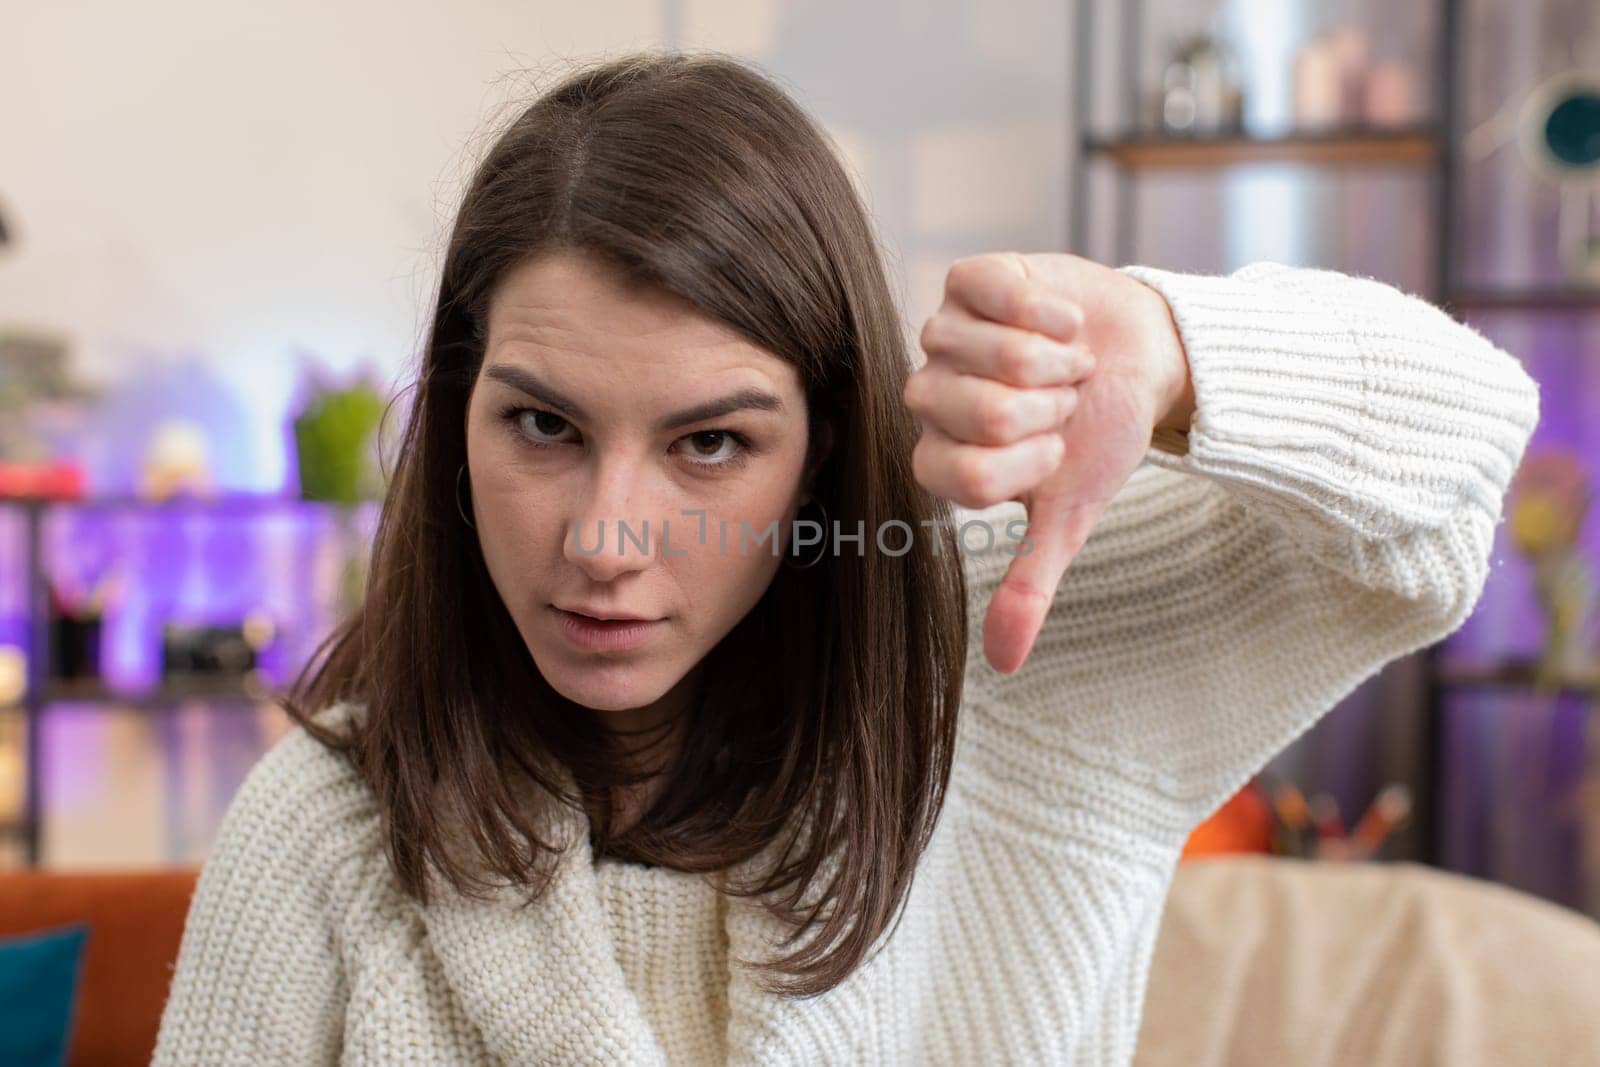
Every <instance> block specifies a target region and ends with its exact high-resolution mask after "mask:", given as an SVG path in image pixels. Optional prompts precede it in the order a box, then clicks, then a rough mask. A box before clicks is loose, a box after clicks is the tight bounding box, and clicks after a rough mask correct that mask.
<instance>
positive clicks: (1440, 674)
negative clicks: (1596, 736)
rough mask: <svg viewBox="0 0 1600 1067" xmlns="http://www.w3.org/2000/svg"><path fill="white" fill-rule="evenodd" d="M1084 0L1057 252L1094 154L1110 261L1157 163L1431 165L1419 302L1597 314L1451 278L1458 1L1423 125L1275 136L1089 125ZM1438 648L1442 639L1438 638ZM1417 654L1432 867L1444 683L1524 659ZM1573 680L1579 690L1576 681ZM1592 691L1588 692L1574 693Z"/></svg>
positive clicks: (1585, 296)
mask: <svg viewBox="0 0 1600 1067" xmlns="http://www.w3.org/2000/svg"><path fill="white" fill-rule="evenodd" d="M1099 6H1100V5H1098V4H1097V3H1096V2H1095V0H1079V3H1078V14H1077V19H1076V30H1075V41H1074V44H1075V59H1074V62H1075V64H1076V65H1075V68H1074V70H1075V78H1074V82H1075V84H1074V88H1073V93H1074V99H1073V102H1072V103H1073V111H1074V114H1075V115H1076V120H1077V129H1078V131H1079V143H1078V145H1077V151H1075V152H1074V154H1073V160H1072V169H1071V182H1072V185H1071V190H1070V193H1071V203H1070V205H1069V213H1068V214H1069V226H1070V230H1069V238H1068V248H1069V250H1071V251H1074V252H1077V253H1078V254H1083V255H1087V254H1089V250H1088V244H1089V231H1088V218H1089V196H1090V189H1089V180H1088V179H1089V166H1090V164H1091V163H1092V162H1095V161H1100V160H1105V161H1109V162H1110V163H1111V164H1112V165H1114V166H1115V168H1116V171H1115V181H1116V185H1115V189H1116V197H1115V199H1116V205H1115V207H1116V211H1117V216H1116V228H1115V232H1114V243H1115V255H1116V257H1117V258H1116V261H1117V262H1118V263H1126V262H1129V261H1130V260H1131V258H1132V256H1133V248H1132V234H1133V221H1134V219H1133V206H1134V196H1133V195H1132V193H1133V183H1134V182H1136V181H1137V180H1138V179H1139V178H1140V176H1141V175H1144V174H1147V173H1149V172H1151V171H1154V170H1159V169H1175V168H1190V169H1200V168H1228V167H1239V166H1250V165H1256V164H1262V163H1284V162H1290V163H1298V164H1304V165H1307V166H1315V167H1330V168H1355V167H1367V168H1370V167H1424V168H1428V169H1430V170H1431V172H1432V182H1431V183H1430V184H1431V198H1430V205H1429V206H1430V215H1431V220H1432V221H1431V227H1432V230H1431V232H1432V234H1433V242H1432V243H1433V257H1432V258H1433V261H1432V268H1431V272H1430V273H1431V288H1432V292H1431V293H1430V294H1429V295H1430V298H1431V299H1432V300H1433V301H1434V302H1435V303H1436V304H1438V305H1439V306H1440V307H1442V308H1443V309H1444V310H1445V311H1447V312H1448V313H1450V314H1452V315H1453V316H1455V317H1457V318H1464V317H1465V316H1466V315H1467V314H1469V313H1471V312H1474V311H1494V312H1504V311H1519V312H1591V311H1600V288H1595V289H1583V288H1572V287H1568V288H1520V289H1485V288H1481V287H1467V286H1462V285H1460V284H1459V283H1458V278H1457V272H1456V269H1455V268H1456V264H1457V262H1458V243H1459V242H1458V240H1457V238H1458V233H1457V230H1456V226H1457V220H1458V218H1459V216H1458V214H1457V208H1458V205H1457V196H1458V192H1457V190H1458V186H1459V177H1458V174H1457V165H1458V163H1457V149H1458V146H1459V142H1460V136H1461V116H1460V100H1461V85H1460V82H1461V56H1462V33H1463V14H1462V8H1463V6H1464V5H1463V4H1462V2H1461V0H1438V14H1437V19H1438V25H1437V34H1438V36H1437V41H1436V57H1437V63H1438V69H1437V70H1436V72H1435V100H1436V115H1435V116H1434V118H1433V120H1432V121H1429V122H1425V123H1422V124H1419V125H1416V126H1414V127H1408V128H1395V129H1374V128H1372V127H1363V126H1351V127H1347V128H1343V129H1336V130H1327V131H1317V132H1308V133H1291V134H1287V135H1283V136H1277V137H1254V136H1248V135H1231V136H1215V137H1212V136H1199V135H1196V136H1172V135H1162V134H1160V133H1159V132H1157V133H1152V132H1147V131H1145V130H1141V129H1128V130H1124V131H1122V132H1119V133H1117V134H1114V135H1111V136H1106V135H1103V134H1099V133H1096V132H1094V131H1093V130H1092V129H1091V127H1092V123H1093V118H1092V114H1091V104H1092V102H1093V101H1092V93H1093V87H1094V77H1093V75H1094V71H1093V68H1092V67H1091V63H1092V60H1093V56H1092V42H1093V41H1094V40H1095V36H1094V31H1095V14H1096V9H1097V7H1099ZM1115 6H1116V8H1117V12H1118V14H1119V15H1120V18H1121V26H1120V29H1119V37H1120V42H1121V49H1120V55H1119V56H1118V59H1119V61H1120V66H1121V72H1122V82H1121V92H1122V97H1123V102H1122V111H1123V113H1124V114H1126V115H1129V116H1138V115H1139V113H1140V110H1139V104H1140V100H1139V93H1140V90H1141V88H1142V71H1141V63H1140V48H1139V44H1140V40H1141V36H1140V34H1141V27H1142V25H1143V21H1144V11H1143V3H1142V0H1123V2H1122V3H1120V4H1119V5H1115ZM1441 644H1442V643H1441ZM1419 654H1420V655H1421V656H1422V657H1423V666H1424V671H1425V677H1426V679H1427V682H1426V691H1425V694H1424V700H1425V709H1424V723H1425V732H1426V736H1425V737H1424V738H1423V740H1422V745H1423V748H1422V751H1423V753H1424V766H1423V769H1422V779H1423V782H1422V789H1421V790H1420V791H1419V792H1420V795H1419V796H1418V797H1417V803H1416V810H1415V814H1414V819H1415V822H1416V825H1417V830H1418V838H1419V843H1420V846H1421V852H1422V859H1423V860H1424V861H1425V862H1430V863H1437V862H1438V860H1439V855H1440V834H1439V831H1440V826H1439V821H1440V820H1439V801H1440V797H1439V787H1440V784H1441V782H1442V780H1443V776H1442V774H1441V766H1440V759H1441V753H1442V744H1443V736H1442V719H1443V714H1442V711H1443V708H1442V704H1443V699H1444V695H1445V693H1446V692H1447V691H1455V690H1462V689H1471V688H1505V687H1507V686H1517V687H1522V688H1529V687H1531V686H1532V671H1531V669H1530V668H1528V667H1527V665H1525V664H1520V663H1517V662H1511V661H1507V662H1504V663H1490V664H1468V665H1452V664H1450V663H1448V662H1447V661H1446V660H1445V659H1444V657H1443V655H1442V652H1441V645H1434V646H1432V647H1430V648H1428V649H1425V650H1423V651H1422V652H1421V653H1419ZM1579 688H1584V687H1582V686H1580V687H1579ZM1584 691H1585V692H1588V693H1589V694H1590V695H1591V696H1594V695H1597V690H1595V689H1584Z"/></svg>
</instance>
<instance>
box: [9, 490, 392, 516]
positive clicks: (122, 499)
mask: <svg viewBox="0 0 1600 1067" xmlns="http://www.w3.org/2000/svg"><path fill="white" fill-rule="evenodd" d="M378 503H379V501H376V500H362V501H358V502H357V503H355V504H349V505H347V504H340V503H337V502H335V501H330V500H311V499H306V498H303V497H298V496H286V495H284V494H282V493H235V492H228V493H217V494H215V495H212V496H196V495H193V494H185V495H182V496H175V497H169V498H166V499H161V500H156V499H152V498H148V497H141V496H137V495H134V494H131V493H129V494H114V495H107V496H85V497H49V496H0V508H13V509H16V510H19V511H25V510H55V509H60V510H73V509H83V510H91V511H151V512H181V511H203V512H241V511H274V510H280V509H298V508H307V509H324V510H335V509H351V510H354V509H360V508H363V507H369V506H373V505H376V504H378Z"/></svg>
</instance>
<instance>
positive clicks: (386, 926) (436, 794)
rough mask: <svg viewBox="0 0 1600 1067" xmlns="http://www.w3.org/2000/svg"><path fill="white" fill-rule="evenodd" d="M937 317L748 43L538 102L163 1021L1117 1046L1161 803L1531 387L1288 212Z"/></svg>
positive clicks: (1445, 562)
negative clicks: (911, 351)
mask: <svg viewBox="0 0 1600 1067" xmlns="http://www.w3.org/2000/svg"><path fill="white" fill-rule="evenodd" d="M921 342H922V347H923V348H924V349H925V350H926V352H927V355H928V359H927V361H926V364H925V365H924V366H922V367H921V368H920V369H918V370H916V371H915V372H914V373H913V371H912V366H911V362H910V360H909V359H908V357H907V353H906V351H905V347H904V341H903V336H902V333H901V328H900V325H899V322H898V320H897V316H896V311H895V307H894V302H893V300H892V299H891V297H890V294H889V291H888V286H887V284H886V281H885V277H884V274H883V271H882V269H881V266H880V260H879V256H878V252H877V250H876V249H875V248H874V246H873V242H872V238H871V228H870V225H869V222H868V220H867V217H866V215H865V213H864V212H863V210H862V207H861V205H860V204H859V202H858V200H857V198H856V196H855V195H854V193H853V190H852V187H851V185H850V182H849V179H848V177H847V175H846V174H845V172H844V171H843V170H842V169H841V167H840V165H839V163H838V162H837V159H836V157H835V154H834V153H833V151H832V150H831V148H830V147H829V146H828V143H827V141H826V138H825V137H824V135H823V134H822V133H821V132H820V131H819V130H818V128H817V127H816V126H815V125H814V124H813V123H812V122H811V121H810V120H809V119H808V118H807V117H806V116H805V115H804V114H803V113H802V112H801V111H800V110H799V109H798V108H797V107H796V106H795V105H794V104H793V103H792V102H791V101H790V100H788V99H787V98H786V97H785V96H784V94H783V93H782V92H781V91H779V90H778V89H777V88H776V87H774V86H773V85H772V84H771V83H769V82H768V81H766V80H765V79H763V78H762V77H760V76H759V75H758V74H757V73H755V72H753V71H750V70H748V69H746V68H744V67H743V66H741V65H739V64H737V63H735V62H732V61H729V60H726V59H723V58H718V57H714V56H645V55H639V56H630V57H625V58H623V59H620V60H616V61H614V62H611V63H607V64H605V65H601V66H597V67H594V68H592V69H589V70H585V71H583V72H582V73H580V74H578V75H576V76H574V77H572V78H570V79H569V80H568V81H566V82H565V83H564V84H562V85H560V86H558V87H557V88H555V89H554V90H552V91H551V92H549V93H548V94H547V95H545V96H544V97H542V98H541V99H540V100H538V101H537V102H535V103H534V104H533V105H532V106H531V107H529V108H528V109H527V110H526V111H525V112H524V113H522V114H521V115H520V116H519V117H518V119H517V120H516V121H515V123H514V124H512V125H511V126H510V127H509V129H508V130H507V131H506V132H505V133H504V134H503V136H502V137H501V138H500V139H499V141H498V142H497V143H496V144H495V146H494V147H493V148H492V149H491V151H490V152H489V154H488V156H487V158H486V159H485V160H484V162H483V163H482V164H481V166H480V168H479V170H478V171H477V173H476V175H475V177H474V179H473V181H472V183H471V185H470V187H469V189H468V190H467V192H466V195H465V197H464V200H463V203H462V205H461V208H460V212H459V215H458V218H457V219H456V223H455V227H454V231H453V234H452V237H451V241H450V245H449V248H448V251H447V254H446V258H445V263H444V268H443V274H442V278H441V282H440V289H439V295H438V300H437V305H436V308H435V311H434V318H433V322H432V332H431V336H430V337H429V340H428V344H427V349H426V352H425V355H424V361H423V364H422V368H421V374H420V378H419V380H418V383H417V392H416V398H415V405H414V407H413V411H412V415H411V418H410V422H409V424H408V427H407V430H406V434H405V438H404V443H403V445H402V447H401V449H400V452H399V457H398V461H397V466H396V469H395V471H394V478H393V483H392V487H391V489H390V493H389V496H388V499H387V501H386V503H385V508H384V514H383V518H382V521H381V522H380V527H379V531H378V536H377V541H376V545H375V548H374V556H373V565H372V570H371V579H370V583H369V589H368V593H367V599H366V602H365V606H364V609H363V611H362V612H361V613H360V614H359V616H358V617H357V618H355V619H354V620H353V621H352V622H351V623H350V624H349V625H348V626H346V627H345V628H344V629H343V630H342V631H340V632H339V633H338V634H337V635H336V636H335V639H334V640H333V642H332V643H331V645H330V648H329V649H328V651H327V654H326V655H325V656H324V657H321V658H319V660H318V661H317V663H316V665H315V667H314V669H313V670H312V671H311V672H310V674H309V676H308V677H306V678H304V679H302V683H303V684H301V685H300V686H298V687H297V692H296V699H295V700H294V701H293V702H292V713H293V714H294V716H295V718H296V720H297V722H298V724H299V727H301V728H297V729H295V730H293V731H292V732H291V733H290V735H289V736H288V737H286V738H285V739H284V740H282V741H281V742H280V743H279V744H277V745H276V746H275V747H274V748H273V750H272V751H271V752H269V753H268V754H267V755H266V756H265V757H264V758H263V759H262V760H261V762H260V763H259V764H258V766H257V767H256V768H255V769H254V770H253V771H252V773H251V775H250V776H249V778H248V780H247V781H246V782H245V784H244V785H243V787H242V788H241V790H240V792H239V794H238V796H237V797H236V799H235V800H234V802H233V804H232V806H231V808H230V810H229V812H228V815H227V817H226V819H225V821H224V824H223V826H222V829H221V832H220V836H219V838H218V840H217V842H216V844H215V847H214V850H213V853H212V855H211V857H210V859H209V861H208V862H207V864H206V866H205V869H204V871H203V873H202V875H201V878H200V882H199V885H198V888H197V891H196V895H195V899H194V902H193V904H192V907H191V912H190V915H189V920H188V926H187V929H186V932H185V935H184V941H183V947H182V950H181V954H180V958H179V961H178V966H177V972H176V974H175V976H174V979H173V984H172V989H171V993H170V999H169V1001H168V1005H167V1008H166V1013H165V1016H164V1018H163V1021H162V1028H161V1036H160V1044H159V1047H158V1049H157V1053H156V1062H157V1063H162V1064H165V1063H173V1064H177V1063H183V1064H190V1063H211V1062H227V1063H241V1064H243V1063H249V1064H258V1063H296V1064H298V1063H315V1062H333V1061H335V1060H338V1059H341V1058H342V1060H343V1061H344V1062H346V1063H357V1064H360V1063H378V1064H391V1063H412V1062H415V1063H429V1064H444V1063H491V1062H499V1063H561V1064H568V1063H607V1064H609V1063H627V1064H632V1063H661V1062H674V1063H679V1062H681V1063H722V1062H732V1063H750V1064H755V1063H761V1064H766V1063H807V1064H811V1063H917V1064H922V1063H979V1062H983V1063H999V1062H1025V1063H1092V1064H1107V1063H1119V1062H1126V1061H1127V1060H1128V1059H1130V1058H1131V1056H1132V1052H1133V1047H1134V1040H1135V1037H1136V1036H1137V1031H1138V1024H1139V1011H1140V1004H1141V998H1142V995H1143V987H1144V980H1145V975H1146V967H1147V965H1148V962H1149V959H1150V954H1151V948H1152V942H1153V938H1154V936H1155V932H1156V930H1157V926H1158V922H1159V918H1160V914H1161V908H1162V902H1163V899H1164V895H1165V892H1166V888H1167V886H1168V883H1169V879H1170V877H1171V875H1172V871H1173V866H1174V863H1175V862H1176V859H1177V856H1178V854H1179V851H1180V849H1181V847H1182V844H1183V842H1184V839H1185V838H1186V836H1187V834H1188V831H1189V830H1190V829H1191V828H1192V827H1193V826H1195V825H1196V824H1197V823H1198V822H1199V821H1200V820H1202V819H1203V818H1204V817H1205V816H1206V815H1208V814H1209V813H1210V812H1211V811H1212V810H1213V809H1215V808H1216V806H1217V805H1218V804H1219V803H1220V802H1221V801H1222V800H1224V799H1225V798H1226V797H1227V796H1229V795H1230V794H1231V793H1232V792H1233V791H1234V790H1236V789H1237V788H1238V787H1239V786H1240V785H1241V784H1242V783H1243V782H1244V781H1245V780H1246V779H1247V778H1248V777H1249V776H1250V775H1251V774H1252V773H1253V772H1254V771H1256V770H1257V769H1258V768H1259V767H1260V766H1261V765H1262V764H1263V763H1264V762H1265V761H1266V760H1267V759H1268V758H1269V757H1270V756H1271V755H1272V754H1273V753H1275V752H1276V751H1278V750H1279V749H1281V748H1282V747H1283V746H1284V745H1285V744H1287V743H1288V742H1289V741H1290V740H1292V739H1293V738H1294V737H1295V736H1297V735H1298V734H1300V733H1301V732H1302V731H1304V730H1305V729H1306V728H1307V727H1308V726H1309V725H1310V724H1311V723H1312V722H1314V721H1315V720H1316V719H1317V717H1318V716H1320V715H1321V714H1322V713H1323V712H1324V711H1325V710H1326V709H1327V708H1328V707H1330V706H1332V705H1333V704H1334V703H1336V702H1337V701H1338V700H1339V699H1340V698H1341V697H1342V696H1343V695H1344V694H1346V693H1348V692H1349V691H1350V690H1351V689H1352V688H1353V687H1354V686H1355V685H1356V684H1357V683H1359V682H1360V681H1362V680H1363V679H1364V678H1366V677H1367V676H1369V675H1371V674H1372V673H1373V672H1375V671H1376V670H1377V669H1378V668H1379V667H1381V666H1382V665H1383V664H1384V663H1385V662H1387V661H1389V660H1391V659H1393V658H1395V657H1397V656H1400V655H1403V654H1405V653H1407V652H1410V651H1412V650H1414V649H1417V648H1420V647H1423V646H1425V645H1428V644H1430V643H1432V642H1435V641H1437V640H1439V639H1440V638H1442V637H1444V636H1445V635H1446V634H1448V633H1449V632H1451V631H1452V630H1453V629H1454V628H1455V627H1456V626H1457V625H1459V624H1460V622H1461V621H1462V620H1463V619H1464V618H1465V617H1466V616H1467V614H1468V613H1469V612H1470V611H1471V609H1472V606H1473V604H1474V602H1475V600H1476V599H1477V597H1478V595H1479V593H1480V591H1481V589H1482V586H1483V582H1484V577H1485V573H1486V569H1487V566H1488V556H1489V552H1490V547H1491V544H1492V540H1493V535H1494V527H1495V525H1496V523H1497V522H1498V521H1499V508H1500V501H1501V497H1502V494H1503V492H1504V490H1505V488H1506V486H1507V484H1508V482H1509V479H1510V476H1511V472H1512V471H1513V469H1514V468H1515V467H1516V465H1517V462H1518V460H1519V459H1520V456H1521V454H1522V451H1523V448H1524V446H1525V444H1526V442H1527V440H1528V437H1529V435H1530V433H1531V431H1532V428H1533V426H1534V424H1535V422H1536V419H1537V414H1538V393H1537V389H1536V387H1535V385H1534V383H1533V382H1532V381H1531V379H1530V378H1529V377H1528V376H1527V375H1526V374H1525V373H1524V371H1523V370H1522V368H1521V367H1520V366H1519V365H1518V363H1517V362H1516V360H1515V359H1513V358H1512V357H1510V356H1509V355H1507V354H1506V353H1504V352H1502V351H1500V350H1498V349H1497V348H1495V347H1494V346H1492V345H1491V344H1489V343H1488V342H1487V341H1486V340H1484V339H1483V338H1482V337H1481V336H1479V335H1478V334H1477V333H1475V332H1474V331H1472V330H1470V329H1468V328H1467V327H1465V326H1462V325H1459V324H1457V323H1455V322H1453V321H1452V320H1450V319H1449V318H1448V317H1446V316H1445V315H1444V314H1442V313H1441V312H1439V311H1437V310H1436V309H1434V308H1432V307H1430V306H1429V305H1427V304H1426V303H1424V302H1422V301H1421V300H1418V299H1416V298H1413V297H1410V296H1407V295H1405V294H1402V293H1400V292H1398V291H1397V290H1394V289H1391V288H1389V287H1387V286H1384V285H1382V284H1380V283H1378V282H1375V281H1372V280H1369V279H1361V278H1351V277H1345V276H1342V275H1339V274H1335V273H1332V272H1327V271H1319V270H1306V269H1292V268H1288V267H1283V266H1279V265H1275V264H1269V263H1264V264H1256V265H1254V266H1252V267H1249V268H1246V269H1244V270H1242V271H1240V272H1238V273H1236V274H1234V275H1232V276H1230V277H1209V276H1190V275H1181V274H1174V273H1170V272H1165V271H1161V270H1156V269H1153V268H1148V267H1128V268H1123V269H1121V270H1110V269H1108V268H1105V267H1102V266H1099V265H1097V264H1093V263H1091V262H1089V261H1087V260H1083V259H1080V258H1078V257H1073V256H1065V255H1054V256H1052V255H1039V256H1019V255H994V256H979V257H974V258H972V259H969V260H963V261H961V262H959V263H957V264H956V265H955V266H954V267H953V268H952V269H951V271H950V274H949V278H948V284H947V288H946V294H945V302H944V305H943V306H942V307H941V308H940V309H939V311H938V312H937V313H936V314H935V315H934V316H933V317H932V318H931V319H930V320H929V322H928V323H927V325H926V327H925V329H924V330H923V333H922V337H921ZM950 502H953V503H954V504H955V505H958V506H957V507H954V508H952V506H951V503H950ZM819 533H820V534H822V535H823V536H820V537H819V536H818V534H819ZM980 620H983V621H982V622H981V624H980ZM980 626H981V628H980ZM980 638H981V640H980ZM980 646H981V647H982V648H983V651H984V655H982V656H979V655H978V654H977V651H976V650H977V649H978V648H979V647H980ZM913 876H915V877H913Z"/></svg>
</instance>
